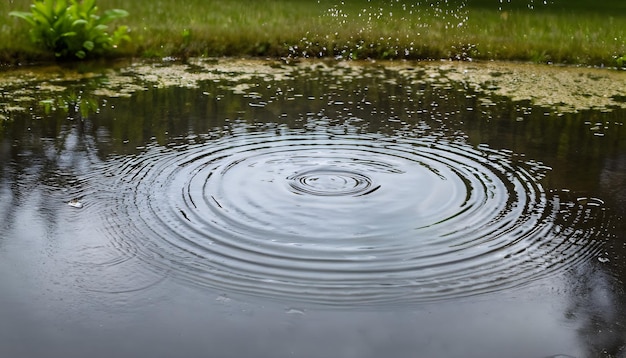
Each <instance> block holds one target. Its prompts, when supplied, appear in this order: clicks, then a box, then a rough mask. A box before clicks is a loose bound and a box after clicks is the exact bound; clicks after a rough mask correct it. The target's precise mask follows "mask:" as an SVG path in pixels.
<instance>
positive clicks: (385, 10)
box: [0, 0, 626, 66]
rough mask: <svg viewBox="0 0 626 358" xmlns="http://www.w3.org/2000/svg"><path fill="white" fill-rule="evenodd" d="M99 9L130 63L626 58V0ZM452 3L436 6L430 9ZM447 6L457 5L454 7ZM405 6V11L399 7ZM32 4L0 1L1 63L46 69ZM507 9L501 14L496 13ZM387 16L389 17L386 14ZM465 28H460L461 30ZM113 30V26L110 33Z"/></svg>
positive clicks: (162, 0)
mask: <svg viewBox="0 0 626 358" xmlns="http://www.w3.org/2000/svg"><path fill="white" fill-rule="evenodd" d="M344 2H345V3H346V4H341V1H340V0H336V1H330V0H320V1H314V0H306V1H305V0H229V1H211V0H185V1H178V0H150V1H146V0H134V1H126V0H99V1H98V2H97V3H98V6H99V8H100V9H101V10H105V9H111V8H122V9H125V10H127V11H128V12H129V13H130V16H129V17H127V18H124V19H122V20H120V21H119V24H126V25H129V27H130V28H131V29H132V32H131V36H132V38H133V42H132V43H130V44H126V45H124V46H122V47H120V48H118V50H117V52H116V53H115V55H117V56H133V57H148V58H150V57H164V56H174V57H185V56H261V57H284V56H291V57H308V56H313V57H318V56H324V57H326V56H330V57H336V58H357V59H363V58H378V59H383V58H385V59H386V58H410V59H427V58H434V59H438V58H458V59H467V58H474V59H495V60H521V61H534V62H555V63H573V64H588V65H607V66H615V64H616V58H617V57H620V56H624V55H626V1H623V0H605V1H601V2H600V1H596V2H590V1H588V0H553V1H549V4H548V5H543V4H542V1H539V0H535V1H533V3H537V4H541V5H535V6H534V8H533V9H529V6H528V5H529V4H530V2H531V1H530V0H524V1H522V0H520V1H517V0H512V2H513V3H514V4H510V3H507V0H504V1H503V4H502V5H500V1H499V0H467V2H468V3H469V4H468V5H467V6H465V7H462V8H461V9H458V8H457V7H456V6H454V5H448V6H447V7H445V6H444V9H443V11H442V12H439V11H435V10H433V8H432V7H429V6H419V5H417V4H419V3H427V1H419V0H413V1H382V0H371V1H367V0H345V1H344ZM431 2H434V3H442V4H444V3H446V1H444V0H439V1H436V0H431V1H428V3H431ZM448 2H451V3H452V2H454V1H453V0H449V1H448ZM403 4H404V5H403ZM29 5H30V0H4V1H2V2H0V30H1V31H0V62H3V63H15V62H28V61H38V60H49V59H52V57H51V56H50V55H49V54H46V53H45V52H42V51H41V50H38V49H36V48H35V47H33V45H31V44H30V42H29V39H28V34H27V31H28V27H27V24H25V23H22V22H20V21H19V20H18V19H16V18H11V17H9V16H8V12H9V11H12V10H20V11H27V10H28V8H29ZM499 6H502V9H499V8H498V7H499ZM390 13H391V14H390ZM459 23H461V26H458V24H459ZM114 25H117V24H114Z"/></svg>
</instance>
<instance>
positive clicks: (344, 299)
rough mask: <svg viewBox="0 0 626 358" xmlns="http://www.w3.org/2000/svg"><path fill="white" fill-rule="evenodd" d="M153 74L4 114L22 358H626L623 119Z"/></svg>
mask: <svg viewBox="0 0 626 358" xmlns="http://www.w3.org/2000/svg"><path fill="white" fill-rule="evenodd" d="M142 66H143V65H142ZM145 66H147V67H151V68H152V71H153V75H154V76H158V75H159V73H161V74H162V75H161V77H158V78H157V79H156V80H154V79H151V78H147V77H141V76H140V77H134V76H133V71H134V70H133V69H132V67H130V69H129V68H126V67H123V68H121V69H119V70H116V71H115V72H113V73H111V72H106V71H105V72H104V74H99V75H96V76H93V77H90V76H77V77H78V78H76V79H74V78H72V77H71V76H68V75H65V77H64V78H65V79H64V80H63V81H61V82H58V80H57V82H54V83H55V85H58V84H59V83H60V84H62V88H60V89H58V91H51V92H49V93H48V92H45V93H43V94H40V95H39V96H38V94H37V93H36V92H32V93H30V97H29V98H30V99H29V98H22V99H21V100H20V101H19V103H26V104H28V106H29V108H31V109H28V110H26V111H23V110H20V109H19V108H14V107H12V106H9V105H8V104H4V106H3V109H4V113H5V114H4V116H5V117H6V119H5V121H4V123H3V125H2V127H1V128H2V129H1V131H0V135H1V137H0V138H1V142H0V148H1V149H0V159H1V162H0V163H1V169H2V170H1V172H0V173H1V174H0V198H1V200H0V215H2V234H0V267H1V271H0V272H2V273H3V274H2V275H1V276H0V285H2V292H3V294H2V295H1V296H0V314H1V315H2V316H3V317H5V319H3V323H2V324H0V337H2V338H0V340H1V341H0V347H3V348H2V350H3V352H6V353H7V354H8V355H9V356H46V355H63V356H67V357H73V356H75V357H80V356H85V355H89V356H102V357H109V356H120V357H121V356H128V357H131V356H154V357H168V356H220V357H225V356H233V357H234V356H237V357H240V356H267V357H282V356H298V357H325V356H345V357H367V356H372V357H375V356H381V355H383V354H384V355H386V356H397V357H406V356H416V355H417V356H450V357H468V356H469V357H472V356H476V357H489V356H493V357H496V356H509V357H511V356H512V357H546V356H559V355H565V356H567V355H569V356H576V357H584V356H607V357H608V356H620V355H621V356H623V355H624V344H626V329H625V328H624V326H623V322H624V321H625V320H624V311H623V309H622V303H623V302H624V296H623V293H624V287H623V282H624V277H625V276H626V275H625V272H624V271H625V270H624V269H625V267H624V265H623V258H624V251H625V249H626V246H625V238H624V235H623V232H624V230H623V229H624V226H623V223H622V219H621V218H622V217H623V216H624V211H625V209H626V206H625V205H626V200H625V199H626V192H624V190H623V189H621V188H622V186H623V183H624V175H623V173H624V165H625V163H626V160H625V159H624V158H625V157H624V153H625V152H624V150H625V146H626V142H625V140H624V130H623V126H622V124H623V121H624V114H625V113H626V112H625V111H624V109H620V108H619V107H620V106H619V104H618V103H619V101H618V100H619V98H615V103H617V104H614V105H605V104H603V105H602V108H600V109H592V108H588V109H585V108H576V107H573V106H572V105H566V106H563V105H562V104H563V103H561V102H558V103H555V104H554V105H553V106H550V105H549V103H548V102H543V104H542V105H543V107H542V106H540V105H539V104H537V102H539V103H542V102H541V101H536V102H531V101H529V100H528V99H523V98H522V99H520V98H517V99H515V101H514V100H511V99H510V98H507V97H503V96H502V95H503V93H502V92H500V93H495V92H493V91H491V92H490V91H489V90H485V89H481V88H480V87H476V86H473V85H472V83H471V82H468V81H466V80H464V79H462V78H458V77H455V75H450V76H447V77H446V80H440V79H437V78H439V76H441V74H442V73H443V74H445V73H446V71H450V69H449V68H446V66H445V65H443V66H442V67H441V71H435V72H433V66H432V65H430V64H427V65H425V66H424V67H422V65H420V64H414V65H413V64H411V65H405V66H403V67H402V68H398V67H397V66H389V67H385V66H380V65H376V64H369V65H367V64H362V65H359V66H354V65H350V66H345V65H335V64H328V63H322V62H319V63H313V64H312V65H309V64H307V65H305V66H300V65H299V64H295V65H293V64H276V63H267V64H264V65H261V66H260V67H259V68H257V69H255V70H254V71H250V70H249V69H247V70H246V69H245V66H243V67H237V65H236V64H233V63H224V64H221V66H222V67H220V63H219V62H217V63H210V64H209V66H208V67H207V66H198V65H189V66H187V65H180V64H175V65H169V66H168V65H165V66H162V65H156V66H155V65H145ZM176 66H182V67H183V68H184V71H187V72H185V73H186V74H187V75H188V77H185V76H180V72H176V71H173V70H172V71H171V72H169V73H170V75H169V77H168V75H163V74H167V73H168V69H173V68H176ZM210 66H215V68H216V69H214V70H212V69H210ZM472 66H478V67H480V66H481V65H472ZM487 66H493V65H487ZM220 68H221V70H220ZM470 70H471V68H470ZM135 71H136V72H139V71H138V70H135ZM515 71H517V69H516V67H515V66H512V68H511V70H510V72H511V73H514V72H515ZM452 72H454V71H452ZM70 73H72V72H71V71H70ZM459 73H463V72H462V71H461V72H459ZM172 74H176V75H172ZM444 77H445V76H444ZM499 77H501V76H494V78H499ZM120 79H122V80H120ZM433 79H436V80H433ZM168 81H171V83H168ZM28 83H35V82H28ZM40 83H41V82H40ZM44 83H45V80H44ZM107 83H108V84H107ZM119 83H123V85H119ZM155 83H160V85H158V84H155ZM107 86H108V88H109V89H108V90H106V91H105V90H104V89H103V88H107ZM116 86H119V87H116ZM538 88H539V86H538ZM12 91H17V89H15V88H14V87H11V84H6V85H5V89H4V96H5V97H6V98H10V97H11V93H12ZM120 93H122V94H123V96H118V95H119V94H120ZM41 100H44V101H43V102H41ZM7 103H8V102H7ZM68 204H71V205H68Z"/></svg>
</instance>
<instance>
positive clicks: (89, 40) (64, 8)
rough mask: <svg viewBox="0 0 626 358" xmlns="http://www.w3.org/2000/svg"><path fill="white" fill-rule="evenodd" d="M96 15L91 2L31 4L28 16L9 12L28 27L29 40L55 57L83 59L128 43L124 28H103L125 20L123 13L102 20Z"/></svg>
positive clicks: (40, 0) (37, 1) (115, 12)
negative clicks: (23, 21)
mask: <svg viewBox="0 0 626 358" xmlns="http://www.w3.org/2000/svg"><path fill="white" fill-rule="evenodd" d="M97 12H98V7H97V6H96V4H95V0H84V1H80V0H69V2H68V1H67V0H56V1H55V0H35V3H34V4H32V5H31V12H22V11H12V12H10V13H9V15H11V16H16V17H18V18H21V19H24V20H26V22H28V23H29V24H30V25H31V29H30V37H31V40H32V41H33V42H34V43H35V44H37V45H39V46H42V47H43V48H45V49H46V50H50V51H53V52H54V55H55V56H56V57H58V58H79V59H84V58H85V57H87V54H94V55H99V54H103V53H105V52H106V51H109V50H111V49H113V48H115V47H117V45H118V44H120V42H122V41H130V37H129V36H128V28H127V27H126V26H118V27H117V28H116V29H115V31H113V33H112V34H109V33H108V32H107V31H108V25H107V24H108V23H109V22H111V21H113V20H115V19H118V18H121V17H125V16H128V12H127V11H125V10H121V9H113V10H107V11H105V12H104V14H103V15H102V16H99V15H97Z"/></svg>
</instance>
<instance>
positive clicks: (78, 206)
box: [67, 199, 83, 209]
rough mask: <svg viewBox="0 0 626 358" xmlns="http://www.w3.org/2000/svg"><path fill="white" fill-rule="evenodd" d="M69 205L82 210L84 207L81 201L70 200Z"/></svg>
mask: <svg viewBox="0 0 626 358" xmlns="http://www.w3.org/2000/svg"><path fill="white" fill-rule="evenodd" d="M67 205H69V206H71V207H73V208H77V209H80V208H82V207H83V203H81V202H80V201H78V199H72V200H70V201H69V202H68V203H67Z"/></svg>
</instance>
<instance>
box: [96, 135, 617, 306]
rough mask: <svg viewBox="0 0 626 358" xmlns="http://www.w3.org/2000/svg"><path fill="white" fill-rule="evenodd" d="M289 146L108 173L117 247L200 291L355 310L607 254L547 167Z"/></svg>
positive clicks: (410, 144)
mask: <svg viewBox="0 0 626 358" xmlns="http://www.w3.org/2000/svg"><path fill="white" fill-rule="evenodd" d="M284 132H285V133H284V134H283V135H279V136H278V135H276V134H275V132H269V131H260V132H255V133H246V132H241V133H240V134H233V135H230V136H227V137H223V138H219V139H208V138H207V140H206V141H205V142H204V143H203V144H193V145H182V146H180V147H179V148H166V147H162V146H158V145H154V146H153V147H151V148H148V149H147V150H146V151H145V152H143V153H142V154H139V155H137V156H134V157H123V158H119V159H114V160H111V161H110V162H109V163H107V173H106V174H107V176H108V177H112V178H114V179H115V180H116V183H115V184H114V185H113V187H114V188H115V190H114V191H112V195H113V199H112V202H113V204H112V205H110V206H109V208H110V211H109V212H107V213H106V216H107V217H108V220H110V222H111V225H110V233H111V235H112V236H113V237H114V238H115V239H116V240H121V241H123V242H125V243H131V244H132V247H133V250H136V252H137V255H139V256H140V257H141V258H142V259H143V260H144V261H145V262H146V263H147V264H149V265H152V266H153V267H156V268H159V270H160V271H168V272H173V273H174V275H175V276H177V277H179V278H182V279H185V280H188V282H192V283H194V284H200V285H207V286H210V287H215V288H218V289H223V290H227V291H236V292H241V293H245V294H253V295H263V296H267V297H273V298H277V299H287V300H302V301H308V302H317V303H324V304H351V305H352V304H371V303H376V302H394V301H401V302H405V301H410V302H423V301H433V300H441V299H447V298H452V297H461V296H467V295H475V294H481V293H486V292H493V291H498V290H503V289H507V288H511V287H516V286H520V285H524V284H527V283H529V282H532V281H534V280H536V279H539V278H541V277H545V276H546V275H552V274H555V273H558V272H562V271H563V270H566V269H568V268H570V267H572V266H573V265H576V264H578V263H580V262H583V261H586V260H588V259H589V258H590V257H593V256H594V255H595V254H596V251H597V250H598V246H599V245H598V242H599V240H598V238H599V236H601V235H602V233H603V230H604V229H605V223H604V222H603V214H602V210H601V207H600V206H598V205H595V204H594V203H592V202H591V201H585V202H584V203H583V202H577V201H576V200H569V199H567V198H565V197H564V195H562V194H560V193H549V192H546V191H545V190H544V189H543V188H542V186H541V185H540V184H539V183H538V181H539V179H540V178H541V177H542V176H543V175H544V172H545V168H542V167H541V166H540V165H538V164H528V163H520V162H517V161H516V160H514V159H513V157H512V155H511V154H509V153H507V152H500V151H496V150H492V149H489V148H482V147H479V148H476V147H472V146H470V145H468V144H465V143H460V142H452V141H447V140H444V139H440V138H438V137H436V136H428V135H422V136H416V137H414V138H413V139H406V138H405V137H397V138H390V137H386V136H383V135H374V134H371V135H334V136H328V135H327V134H326V133H304V134H303V133H302V132H296V131H289V130H286V131H284ZM118 246H119V247H128V246H129V245H128V244H124V245H118Z"/></svg>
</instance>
